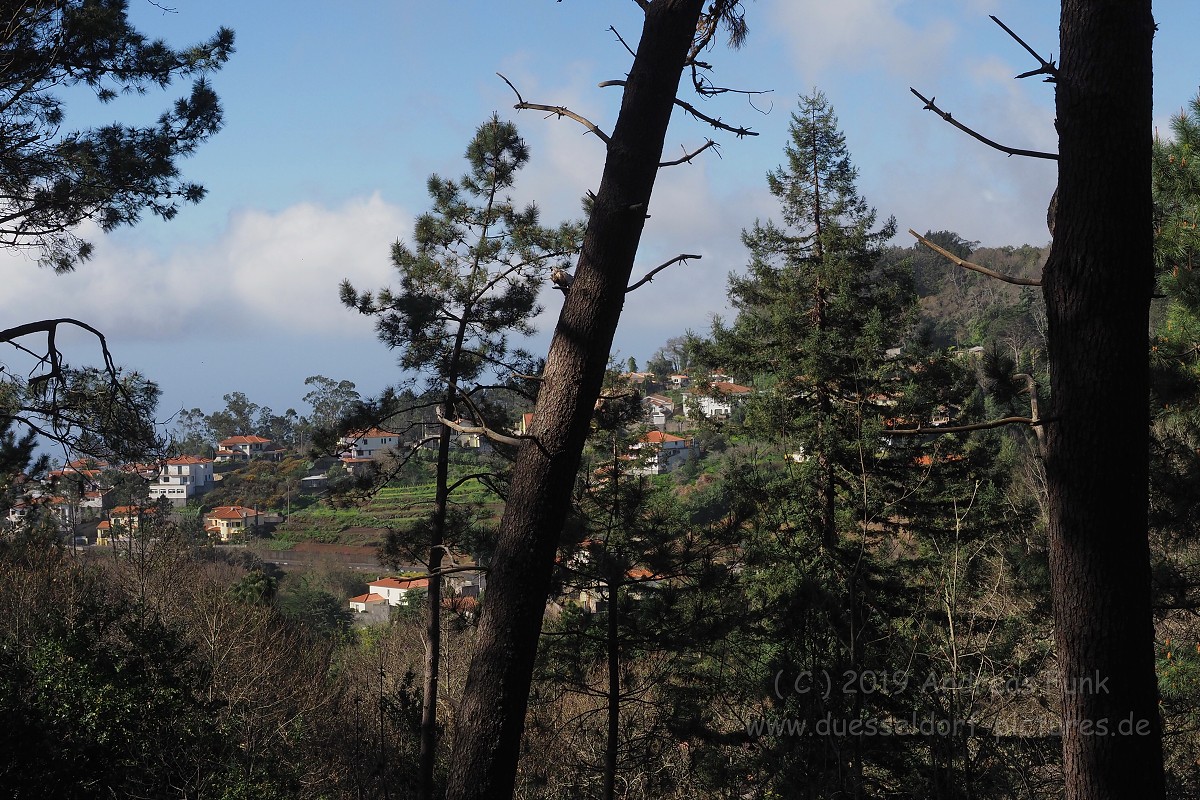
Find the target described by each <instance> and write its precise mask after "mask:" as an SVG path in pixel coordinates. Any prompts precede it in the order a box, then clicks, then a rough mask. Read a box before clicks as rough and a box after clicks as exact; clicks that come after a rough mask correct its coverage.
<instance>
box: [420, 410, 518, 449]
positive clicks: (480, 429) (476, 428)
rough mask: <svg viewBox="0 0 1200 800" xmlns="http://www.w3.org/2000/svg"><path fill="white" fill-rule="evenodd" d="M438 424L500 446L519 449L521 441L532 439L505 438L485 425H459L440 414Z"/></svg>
mask: <svg viewBox="0 0 1200 800" xmlns="http://www.w3.org/2000/svg"><path fill="white" fill-rule="evenodd" d="M438 422H440V423H442V424H443V425H445V426H446V427H447V428H449V429H450V430H452V431H457V432H458V433H469V434H480V435H481V436H484V437H486V438H488V439H490V440H492V441H493V442H500V443H501V444H507V445H511V446H513V447H520V446H521V440H522V439H529V438H532V437H529V436H505V435H504V434H503V433H497V432H496V431H494V430H492V429H491V428H489V427H487V426H486V425H459V424H458V423H457V422H451V421H450V420H448V419H446V418H445V417H443V416H442V415H441V414H438Z"/></svg>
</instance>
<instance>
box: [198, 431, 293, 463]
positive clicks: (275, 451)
mask: <svg viewBox="0 0 1200 800" xmlns="http://www.w3.org/2000/svg"><path fill="white" fill-rule="evenodd" d="M282 457H283V448H282V447H280V446H279V445H277V444H275V443H274V442H272V441H271V440H270V439H264V438H263V437H261V436H230V437H229V438H228V439H222V440H221V441H219V442H217V453H216V456H215V458H214V459H213V460H214V461H217V462H222V461H249V460H250V459H252V458H271V459H275V460H279V459H280V458H282Z"/></svg>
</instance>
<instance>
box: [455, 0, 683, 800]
mask: <svg viewBox="0 0 1200 800" xmlns="http://www.w3.org/2000/svg"><path fill="white" fill-rule="evenodd" d="M702 7H703V0H655V2H653V3H650V4H649V6H648V8H647V11H646V21H645V26H644V28H643V30H642V37H641V40H640V43H639V45H638V50H637V55H636V56H635V58H634V61H633V66H632V68H631V69H630V72H629V77H628V80H627V82H626V86H625V93H624V96H623V98H622V102H621V111H620V115H619V116H618V118H617V122H616V126H615V128H614V130H613V133H612V138H611V141H610V143H609V146H608V155H607V159H606V161H605V164H604V174H603V177H602V178H601V182H600V188H599V190H598V192H597V193H596V199H595V203H594V206H593V209H592V214H591V218H590V220H589V221H588V227H587V233H586V235H585V237H584V242H583V251H582V253H581V254H580V257H579V263H578V265H577V268H576V271H575V281H574V283H573V284H572V285H571V288H570V291H569V292H568V293H567V296H566V299H565V303H564V306H563V310H562V313H561V315H560V316H559V320H558V325H557V327H556V328H555V331H554V339H553V341H552V342H551V345H550V353H549V356H548V358H547V361H546V368H545V370H544V372H543V381H542V389H541V392H540V394H539V397H538V403H537V407H536V409H535V411H534V417H533V425H532V429H531V430H530V432H529V433H530V435H531V437H532V438H531V440H529V441H526V442H525V443H524V445H523V446H522V447H521V449H520V451H519V453H518V455H517V462H516V465H515V468H514V471H513V481H512V485H511V487H510V490H509V496H508V503H507V505H506V507H505V511H504V517H503V519H502V520H501V523H500V534H499V539H498V541H497V545H496V551H495V555H494V556H493V559H492V563H491V565H490V569H489V572H488V587H487V596H486V599H485V602H484V604H483V613H482V616H481V618H480V623H479V635H478V640H477V645H476V650H475V655H474V657H473V658H472V660H471V667H470V671H469V673H468V676H467V684H466V687H465V689H464V691H463V699H462V706H461V709H460V713H459V719H460V724H459V726H458V728H457V731H456V736H455V742H454V754H453V757H452V759H451V771H450V780H449V786H448V790H447V794H446V796H447V798H448V800H466V799H467V798H488V800H502V799H503V798H508V797H511V795H512V790H513V781H514V779H515V777H516V768H517V759H518V757H519V755H520V743H521V735H522V732H523V730H524V725H525V710H526V704H527V702H528V699H529V684H530V679H531V676H532V672H533V661H534V656H535V655H536V652H537V643H538V636H539V634H540V632H541V626H542V614H543V611H544V610H545V606H546V599H547V595H548V593H549V590H550V578H551V572H552V569H553V566H554V554H555V550H556V547H557V544H558V536H559V532H560V530H561V528H562V524H563V520H564V519H565V517H566V514H567V510H568V505H569V501H570V496H571V489H572V487H573V485H574V482H575V472H576V470H577V469H578V467H579V460H580V455H581V453H582V451H583V445H584V440H585V439H586V437H587V433H588V426H589V422H590V420H591V415H592V410H593V405H594V403H595V400H596V398H597V396H598V395H599V393H600V387H601V382H602V380H603V377H604V370H605V367H606V366H607V363H608V354H609V350H610V348H611V346H612V340H613V334H614V333H615V331H616V327H617V321H618V319H619V318H620V315H621V309H622V307H623V306H624V302H625V288H626V286H628V284H629V276H630V274H631V273H632V271H633V261H634V256H635V255H636V254H637V248H638V243H639V241H640V239H641V234H642V228H643V227H644V225H645V215H646V213H647V208H648V207H649V202H650V195H651V191H652V190H653V188H654V180H655V177H656V176H657V174H658V163H659V160H660V159H661V157H662V148H663V140H664V138H665V136H666V129H667V123H668V122H669V121H670V118H671V111H672V108H673V105H674V100H675V95H676V92H677V90H678V86H679V78H680V75H681V74H682V70H683V65H684V61H685V59H686V57H687V53H688V49H689V47H690V45H691V43H692V40H693V37H694V35H695V33H696V23H697V21H698V20H699V17H700V11H701V9H702Z"/></svg>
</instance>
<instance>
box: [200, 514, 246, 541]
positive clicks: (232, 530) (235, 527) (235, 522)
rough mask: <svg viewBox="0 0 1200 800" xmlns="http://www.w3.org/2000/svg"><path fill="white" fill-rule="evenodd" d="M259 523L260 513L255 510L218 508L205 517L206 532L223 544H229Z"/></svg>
mask: <svg viewBox="0 0 1200 800" xmlns="http://www.w3.org/2000/svg"><path fill="white" fill-rule="evenodd" d="M258 521H259V513H258V511H257V510H255V509H253V508H247V507H246V506H217V507H216V508H214V509H213V510H212V511H209V512H208V513H206V514H205V515H204V530H205V531H207V532H208V534H209V535H210V536H214V537H216V538H218V539H220V540H221V541H222V542H228V541H229V540H230V539H233V538H234V537H237V536H241V535H243V534H245V533H246V531H248V530H250V529H252V528H254V527H255V526H256V525H257V524H258Z"/></svg>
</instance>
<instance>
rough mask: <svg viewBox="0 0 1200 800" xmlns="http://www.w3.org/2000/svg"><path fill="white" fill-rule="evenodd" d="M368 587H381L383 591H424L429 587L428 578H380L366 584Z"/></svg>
mask: <svg viewBox="0 0 1200 800" xmlns="http://www.w3.org/2000/svg"><path fill="white" fill-rule="evenodd" d="M367 585H368V586H369V587H371V588H374V587H376V586H382V587H383V588H384V589H425V588H427V587H428V586H429V579H428V578H380V579H379V580H377V581H371V582H370V583H369V584H367Z"/></svg>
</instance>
